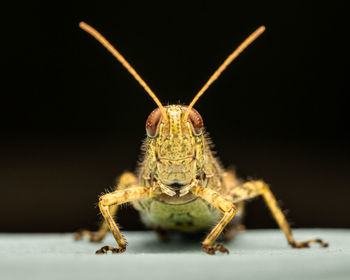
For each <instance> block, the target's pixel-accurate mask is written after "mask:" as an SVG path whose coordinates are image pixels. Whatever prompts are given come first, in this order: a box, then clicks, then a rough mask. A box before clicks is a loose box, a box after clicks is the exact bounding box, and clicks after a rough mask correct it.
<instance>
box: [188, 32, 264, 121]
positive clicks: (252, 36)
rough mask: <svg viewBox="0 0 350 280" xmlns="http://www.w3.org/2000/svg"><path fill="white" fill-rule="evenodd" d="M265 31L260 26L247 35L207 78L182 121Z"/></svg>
mask: <svg viewBox="0 0 350 280" xmlns="http://www.w3.org/2000/svg"><path fill="white" fill-rule="evenodd" d="M264 31H265V26H260V27H259V28H258V29H257V30H255V31H254V32H253V33H252V34H250V35H249V37H248V38H247V39H245V40H244V41H243V42H242V43H241V44H240V45H239V46H238V48H236V49H235V50H234V51H233V52H232V53H231V54H230V55H229V56H228V57H227V58H226V60H225V61H224V62H223V63H222V64H221V66H220V67H219V68H218V69H217V70H216V71H215V72H214V74H213V75H212V76H211V77H210V78H209V80H208V81H207V82H206V83H205V85H204V86H203V87H202V88H201V90H200V91H199V92H198V93H197V94H196V96H195V97H194V98H193V100H192V101H191V103H190V105H188V107H187V110H186V113H185V118H184V120H185V121H186V120H187V117H188V115H189V113H190V110H191V108H192V107H193V105H194V104H195V103H196V102H197V100H198V99H199V97H201V96H202V95H203V93H204V92H205V91H206V90H207V89H208V88H209V86H210V85H211V84H212V83H213V82H214V81H215V80H216V79H217V78H218V77H219V76H220V74H221V73H222V72H223V71H224V70H225V69H226V67H227V66H229V64H230V63H231V62H232V61H233V60H234V59H235V58H236V57H237V56H239V54H240V53H241V52H242V51H243V50H244V49H245V48H247V47H248V46H249V45H250V44H251V43H252V42H253V41H254V40H255V39H256V38H258V37H259V36H260V35H261V33H263V32H264Z"/></svg>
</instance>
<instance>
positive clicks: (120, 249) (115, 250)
mask: <svg viewBox="0 0 350 280" xmlns="http://www.w3.org/2000/svg"><path fill="white" fill-rule="evenodd" d="M108 251H111V252H112V253H113V254H121V253H124V252H125V251H126V247H117V248H114V247H112V246H103V247H102V248H101V249H99V250H97V251H96V254H97V255H99V254H106V253H107V252H108Z"/></svg>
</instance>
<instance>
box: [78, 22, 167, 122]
mask: <svg viewBox="0 0 350 280" xmlns="http://www.w3.org/2000/svg"><path fill="white" fill-rule="evenodd" d="M79 27H80V28H81V29H83V30H84V31H86V32H87V33H89V34H90V35H91V36H92V37H94V38H95V39H96V40H97V41H99V42H100V43H101V44H102V45H103V46H104V47H105V48H106V49H107V50H108V51H109V52H110V53H111V54H112V55H113V56H114V57H115V58H116V59H117V60H118V61H119V62H120V63H121V64H122V65H123V66H124V67H125V68H126V70H128V71H129V73H130V74H131V75H132V76H133V77H134V78H135V80H136V81H138V82H139V84H140V85H141V86H142V87H143V88H144V89H145V91H147V93H148V94H149V95H150V96H151V97H152V99H153V100H154V102H156V103H157V105H158V107H159V109H160V110H161V112H162V115H163V118H164V119H165V120H166V119H167V115H166V111H165V108H164V107H163V105H162V103H161V102H160V101H159V99H158V97H157V96H156V95H155V93H154V92H153V91H152V90H151V89H150V87H149V86H148V85H147V84H146V82H145V81H144V80H143V79H142V78H141V76H140V75H139V74H138V73H137V72H136V71H135V69H134V68H133V67H132V66H131V65H130V64H129V62H127V61H126V59H125V58H124V57H123V56H122V55H121V54H120V52H118V51H117V50H116V48H115V47H113V46H112V45H111V43H109V42H108V41H107V39H106V38H105V37H103V36H102V34H101V33H99V32H98V31H97V30H96V29H95V28H93V27H91V26H90V25H88V24H86V23H85V22H83V21H82V22H80V23H79Z"/></svg>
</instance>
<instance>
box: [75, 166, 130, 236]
mask: <svg viewBox="0 0 350 280" xmlns="http://www.w3.org/2000/svg"><path fill="white" fill-rule="evenodd" d="M136 184H137V178H136V176H135V175H134V174H133V173H131V172H124V173H123V174H122V175H121V176H120V178H119V180H118V183H117V185H116V187H115V190H123V189H126V188H129V187H131V186H134V185H136ZM109 211H110V213H111V215H112V216H115V215H116V214H117V211H118V205H111V206H110V207H109ZM108 231H109V227H108V224H107V222H106V220H105V219H103V221H102V223H101V225H100V228H99V229H98V231H97V232H96V233H93V232H91V231H89V230H86V229H83V230H79V231H77V232H76V233H74V239H75V240H80V239H81V238H82V237H83V236H87V237H89V238H90V241H91V242H101V241H102V240H103V239H104V237H105V236H106V234H107V232H108Z"/></svg>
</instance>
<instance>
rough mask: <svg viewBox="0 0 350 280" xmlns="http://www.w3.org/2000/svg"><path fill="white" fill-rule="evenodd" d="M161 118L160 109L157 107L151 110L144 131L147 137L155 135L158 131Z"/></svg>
mask: <svg viewBox="0 0 350 280" xmlns="http://www.w3.org/2000/svg"><path fill="white" fill-rule="evenodd" d="M161 119H162V111H161V110H160V109H159V108H157V109H154V110H153V111H152V113H151V114H150V115H149V116H148V118H147V121H146V132H147V135H148V136H149V137H155V136H156V135H157V133H158V128H159V124H160V121H161Z"/></svg>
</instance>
